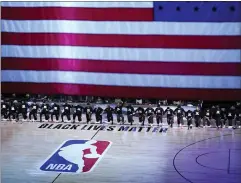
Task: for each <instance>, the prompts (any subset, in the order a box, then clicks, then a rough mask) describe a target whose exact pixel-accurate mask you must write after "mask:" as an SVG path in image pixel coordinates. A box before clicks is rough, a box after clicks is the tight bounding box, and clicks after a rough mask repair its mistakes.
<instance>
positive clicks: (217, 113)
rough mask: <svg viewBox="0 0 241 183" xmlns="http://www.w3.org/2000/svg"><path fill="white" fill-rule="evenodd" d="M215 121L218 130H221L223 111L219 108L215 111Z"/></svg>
mask: <svg viewBox="0 0 241 183" xmlns="http://www.w3.org/2000/svg"><path fill="white" fill-rule="evenodd" d="M215 121H216V126H217V128H221V110H220V108H219V106H217V108H216V110H215Z"/></svg>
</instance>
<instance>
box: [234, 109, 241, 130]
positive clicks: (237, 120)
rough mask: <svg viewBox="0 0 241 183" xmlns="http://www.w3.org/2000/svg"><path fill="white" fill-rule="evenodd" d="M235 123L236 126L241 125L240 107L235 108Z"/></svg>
mask: <svg viewBox="0 0 241 183" xmlns="http://www.w3.org/2000/svg"><path fill="white" fill-rule="evenodd" d="M235 125H237V126H238V128H240V127H241V108H236V118H235Z"/></svg>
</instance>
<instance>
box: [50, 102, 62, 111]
mask: <svg viewBox="0 0 241 183" xmlns="http://www.w3.org/2000/svg"><path fill="white" fill-rule="evenodd" d="M51 109H52V110H53V113H59V111H60V107H59V105H58V104H54V105H53V106H52V108H51Z"/></svg>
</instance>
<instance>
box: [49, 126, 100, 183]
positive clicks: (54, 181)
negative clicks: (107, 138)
mask: <svg viewBox="0 0 241 183" xmlns="http://www.w3.org/2000/svg"><path fill="white" fill-rule="evenodd" d="M99 131H100V129H98V130H97V131H96V132H95V134H94V135H93V136H92V137H91V138H90V140H92V139H93V138H94V137H95V136H96V135H97V133H98V132H99ZM61 174H62V173H59V174H58V175H57V176H56V177H55V179H54V180H53V181H52V182H51V183H54V182H55V181H56V180H57V179H58V178H59V176H60V175H61Z"/></svg>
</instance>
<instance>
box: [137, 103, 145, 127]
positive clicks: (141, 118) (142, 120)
mask: <svg viewBox="0 0 241 183" xmlns="http://www.w3.org/2000/svg"><path fill="white" fill-rule="evenodd" d="M135 113H137V114H138V118H139V124H142V125H143V126H144V123H145V110H144V109H143V108H142V107H138V108H137V109H136V111H135Z"/></svg>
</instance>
